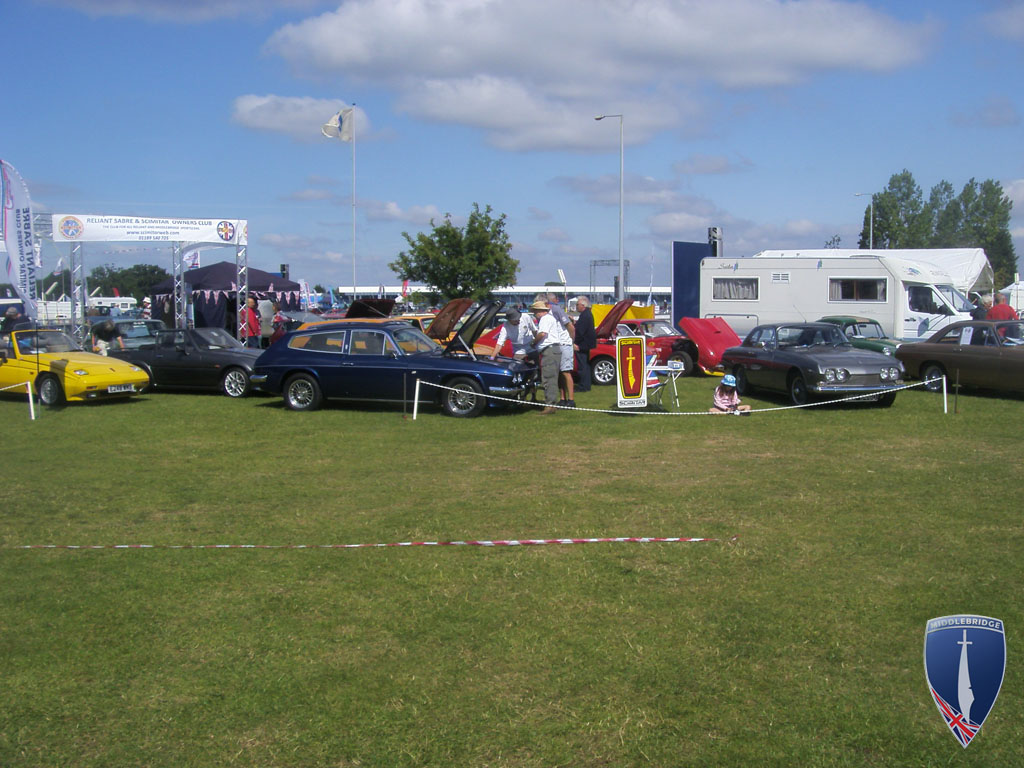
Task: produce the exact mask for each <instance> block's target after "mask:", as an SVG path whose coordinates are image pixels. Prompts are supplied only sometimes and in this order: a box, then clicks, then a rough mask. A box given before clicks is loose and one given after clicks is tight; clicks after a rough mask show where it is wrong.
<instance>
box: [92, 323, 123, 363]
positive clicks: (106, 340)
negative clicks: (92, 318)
mask: <svg viewBox="0 0 1024 768" xmlns="http://www.w3.org/2000/svg"><path fill="white" fill-rule="evenodd" d="M92 335H93V350H94V351H96V352H99V353H100V354H101V355H106V354H107V350H108V349H110V345H111V344H112V343H113V341H114V339H117V343H118V344H119V345H120V346H121V349H124V338H123V334H122V333H121V329H120V328H118V326H117V323H115V322H114V321H113V320H104V321H103V322H102V323H99V324H98V325H94V326H93V327H92Z"/></svg>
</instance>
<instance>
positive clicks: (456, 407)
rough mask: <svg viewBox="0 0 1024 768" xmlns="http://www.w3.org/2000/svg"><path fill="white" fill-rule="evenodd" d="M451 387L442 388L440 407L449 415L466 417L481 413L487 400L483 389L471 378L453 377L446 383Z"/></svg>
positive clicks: (460, 417)
mask: <svg viewBox="0 0 1024 768" xmlns="http://www.w3.org/2000/svg"><path fill="white" fill-rule="evenodd" d="M448 386H449V387H451V389H446V390H443V391H444V394H443V395H442V397H441V407H442V408H443V409H444V412H445V413H447V414H448V415H449V416H455V417H456V418H459V419H468V418H471V417H473V416H479V415H480V414H481V413H483V410H484V407H485V406H486V405H487V401H486V400H485V399H484V397H483V392H484V391H483V389H482V388H481V386H480V385H479V384H478V383H477V382H476V381H474V380H473V379H455V380H453V381H451V382H449V383H448Z"/></svg>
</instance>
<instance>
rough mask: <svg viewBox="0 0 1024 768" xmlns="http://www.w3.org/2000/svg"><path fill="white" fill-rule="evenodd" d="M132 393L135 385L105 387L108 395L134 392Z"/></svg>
mask: <svg viewBox="0 0 1024 768" xmlns="http://www.w3.org/2000/svg"><path fill="white" fill-rule="evenodd" d="M134 391H135V385H134V384H112V385H111V386H109V387H107V392H109V393H110V394H114V393H116V392H134Z"/></svg>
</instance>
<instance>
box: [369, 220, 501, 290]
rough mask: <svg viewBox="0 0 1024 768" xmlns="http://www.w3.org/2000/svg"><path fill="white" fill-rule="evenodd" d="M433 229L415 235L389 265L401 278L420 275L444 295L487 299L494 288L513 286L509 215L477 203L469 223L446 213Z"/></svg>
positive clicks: (407, 240) (410, 237)
mask: <svg viewBox="0 0 1024 768" xmlns="http://www.w3.org/2000/svg"><path fill="white" fill-rule="evenodd" d="M430 226H431V231H430V233H423V232H420V233H419V234H417V235H416V237H415V238H413V237H412V236H410V235H409V233H408V232H403V233H402V236H403V237H404V238H405V240H406V242H407V243H408V244H409V250H408V251H402V252H401V253H400V254H398V258H397V259H396V260H395V261H393V262H392V263H391V264H389V265H388V266H389V267H390V268H391V269H392V271H394V272H395V274H397V275H398V277H399V279H401V280H417V281H422V282H424V283H426V284H427V285H429V286H431V287H433V288H434V289H435V290H436V291H437V292H438V294H440V295H441V297H442V298H443V299H445V300H447V299H453V298H457V297H466V298H471V299H477V300H479V299H483V298H485V297H486V296H487V295H488V294H490V293H491V291H493V290H494V289H495V288H501V287H503V286H506V285H514V284H515V281H516V274H517V273H518V272H519V262H518V261H517V260H516V259H513V258H512V256H511V251H512V243H511V242H510V241H509V239H508V233H507V232H506V231H505V214H501V215H500V216H498V217H496V218H495V217H493V216H491V207H490V206H487V207H486V208H485V209H484V210H483V211H481V210H480V206H479V205H478V204H476V203H473V210H472V212H471V213H470V214H469V219H468V220H467V221H466V226H465V227H462V228H459V227H457V226H455V225H454V224H453V223H452V219H451V214H446V215H445V217H444V221H443V222H442V223H440V224H436V223H434V221H433V220H431V222H430Z"/></svg>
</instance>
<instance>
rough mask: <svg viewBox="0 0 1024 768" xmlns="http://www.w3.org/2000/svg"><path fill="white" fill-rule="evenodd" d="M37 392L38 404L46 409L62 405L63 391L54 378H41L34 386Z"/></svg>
mask: <svg viewBox="0 0 1024 768" xmlns="http://www.w3.org/2000/svg"><path fill="white" fill-rule="evenodd" d="M36 387H37V390H38V392H39V402H41V403H42V404H43V405H45V406H47V407H51V408H52V407H55V406H58V405H63V404H64V389H63V387H61V385H60V382H59V381H57V378H56V377H55V376H50V375H46V376H41V377H40V378H39V382H38V383H37V384H36Z"/></svg>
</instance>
